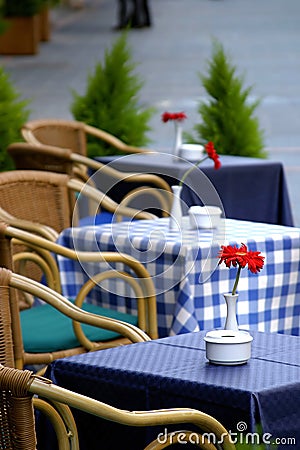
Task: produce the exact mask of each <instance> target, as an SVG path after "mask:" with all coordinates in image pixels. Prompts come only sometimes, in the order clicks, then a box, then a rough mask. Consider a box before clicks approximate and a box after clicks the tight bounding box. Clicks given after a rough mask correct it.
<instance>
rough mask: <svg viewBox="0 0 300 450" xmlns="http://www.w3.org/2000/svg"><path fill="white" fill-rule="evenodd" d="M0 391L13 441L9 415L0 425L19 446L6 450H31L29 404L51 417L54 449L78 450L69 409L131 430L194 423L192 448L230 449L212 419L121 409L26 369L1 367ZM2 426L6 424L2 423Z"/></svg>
mask: <svg viewBox="0 0 300 450" xmlns="http://www.w3.org/2000/svg"><path fill="white" fill-rule="evenodd" d="M0 390H1V391H2V392H1V391H0V393H2V401H1V403H2V404H6V405H8V408H7V409H8V411H9V414H11V413H12V412H13V416H14V421H15V422H16V424H17V427H15V428H14V430H13V437H11V431H12V430H11V427H10V425H9V423H8V420H7V419H8V417H7V416H9V414H6V415H4V417H3V418H2V424H1V425H2V429H3V435H4V436H5V438H6V440H7V441H9V440H11V444H14V443H15V440H16V441H17V442H18V447H15V446H14V445H13V446H12V447H10V448H11V449H12V450H17V449H18V450H25V449H26V450H36V436H35V428H34V416H33V405H35V406H36V407H37V408H39V409H40V410H41V411H42V412H44V413H46V415H47V416H48V418H50V420H51V422H52V424H53V425H54V429H55V432H56V434H57V438H58V444H59V450H67V449H70V450H79V441H78V434H77V429H76V424H75V422H74V419H73V416H72V413H71V410H70V408H76V409H78V410H80V411H83V412H85V413H88V414H92V415H94V416H98V417H100V418H101V419H105V420H109V421H113V422H117V423H119V424H123V425H127V426H132V427H146V426H157V425H164V426H166V425H171V424H172V425H174V424H180V425H181V424H193V425H195V426H196V427H197V428H198V429H199V431H197V432H193V435H195V434H197V435H198V438H199V443H200V444H196V445H197V446H198V447H199V448H202V449H203V450H217V447H216V446H215V445H214V444H213V443H211V442H210V439H209V438H208V437H207V436H211V435H214V436H215V440H216V441H217V442H220V443H221V444H220V446H219V445H218V448H222V449H223V450H234V449H235V445H234V444H233V443H232V442H231V439H230V435H229V433H228V431H227V430H226V429H225V428H224V426H223V425H222V424H221V423H220V422H219V421H217V420H216V419H215V418H213V417H212V416H209V415H208V414H205V413H203V412H201V411H198V410H195V409H189V408H174V409H162V410H150V411H127V410H122V409H118V408H115V407H113V406H111V405H108V404H106V403H103V402H101V401H98V400H95V399H92V398H90V397H86V396H84V395H81V394H78V393H76V392H72V391H70V390H67V389H64V388H62V387H60V386H57V385H54V384H53V383H52V382H51V381H50V380H48V379H46V378H44V377H39V376H36V375H34V374H33V373H32V372H30V371H28V370H23V371H20V370H18V369H14V368H11V367H5V366H3V365H0ZM33 396H38V398H36V397H34V398H33ZM24 417H26V420H24ZM22 419H23V420H22ZM0 421H1V418H0ZM5 421H6V423H5V424H3V422H5ZM0 423H1V422H0ZM170 435H171V436H172V440H173V443H176V436H177V438H178V437H179V438H180V443H182V440H183V435H185V439H186V442H189V441H188V439H189V436H190V435H191V432H189V431H182V430H181V431H179V432H172V433H171V434H170ZM205 435H206V436H205ZM194 437H195V436H194ZM167 446H169V445H165V444H161V443H160V442H159V441H158V440H154V441H152V442H151V443H150V444H148V445H147V446H146V447H145V449H144V450H159V449H162V448H165V447H167Z"/></svg>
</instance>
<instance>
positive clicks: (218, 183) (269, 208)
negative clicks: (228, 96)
mask: <svg viewBox="0 0 300 450" xmlns="http://www.w3.org/2000/svg"><path fill="white" fill-rule="evenodd" d="M96 159H98V160H99V161H100V162H102V163H105V164H109V165H110V166H111V167H113V168H115V169H118V170H121V171H124V172H146V173H154V174H157V175H159V176H161V177H162V178H164V179H165V180H166V181H167V182H168V183H169V184H170V185H172V184H178V183H179V180H180V179H181V178H182V176H183V174H184V173H185V172H186V171H187V170H188V169H189V168H190V167H191V166H192V165H193V164H194V163H191V162H189V161H187V160H185V159H182V158H176V160H175V159H174V157H173V156H172V155H171V154H168V153H163V152H159V153H149V154H131V155H126V156H117V157H116V156H107V157H97V158H96ZM220 161H221V163H222V167H221V168H220V169H219V170H215V169H214V164H213V162H212V161H211V160H206V161H204V162H203V163H201V165H200V166H199V168H198V169H195V170H193V171H191V173H190V174H189V177H188V178H187V180H186V184H185V186H184V188H183V192H182V199H183V201H184V202H185V203H186V205H187V207H189V206H192V205H197V204H202V203H205V204H209V203H208V202H207V201H206V199H207V196H208V195H211V194H213V200H215V197H216V196H218V197H219V199H218V200H219V202H220V203H222V206H223V209H224V211H225V215H226V217H229V218H231V219H241V220H250V221H256V222H266V223H272V224H278V225H287V226H293V224H294V223H293V216H292V211H291V204H290V198H289V193H288V187H287V182H286V177H285V172H284V168H283V165H282V163H281V162H277V161H271V160H268V159H261V158H249V157H243V156H231V155H220ZM92 178H93V180H94V182H95V184H96V186H98V187H99V188H100V189H101V190H102V191H105V192H108V193H109V195H110V196H111V197H112V198H113V199H114V200H116V201H117V202H119V201H120V200H121V198H122V197H123V196H124V194H125V193H127V192H128V191H129V189H130V184H129V183H126V182H120V183H118V184H113V182H112V180H111V179H109V178H107V177H106V176H105V174H104V173H103V172H102V171H100V172H98V173H97V172H96V173H94V174H93V175H92ZM208 181H209V182H210V187H213V188H214V189H215V191H216V192H215V193H212V190H211V189H210V192H209V194H208V193H207V190H208V188H209V186H208ZM203 197H204V198H203ZM203 200H205V201H204V202H203Z"/></svg>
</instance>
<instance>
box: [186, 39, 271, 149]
mask: <svg viewBox="0 0 300 450" xmlns="http://www.w3.org/2000/svg"><path fill="white" fill-rule="evenodd" d="M199 77H200V80H201V81H202V84H203V87H204V88H205V90H206V92H207V94H208V96H209V101H205V100H204V101H200V103H199V105H198V112H199V114H200V116H201V122H200V123H199V124H196V125H195V126H194V130H195V131H196V134H197V137H196V138H194V137H193V136H192V135H191V134H187V133H186V134H185V139H188V140H189V141H192V142H196V143H197V142H199V141H200V143H205V142H208V141H213V142H214V144H215V147H216V149H217V151H218V153H220V154H227V155H239V156H251V157H260V158H264V157H266V153H265V152H264V151H263V147H264V142H263V132H262V130H260V128H259V123H258V119H257V118H256V117H254V112H255V110H256V108H257V107H258V105H259V103H260V101H259V100H257V101H254V102H252V103H250V102H249V95H250V93H251V91H252V87H248V88H243V82H244V79H243V77H239V76H237V75H236V67H235V66H233V65H232V64H231V62H230V61H229V59H228V57H227V55H226V54H225V52H224V48H223V46H222V45H221V44H220V43H219V42H217V41H214V43H213V52H212V58H211V61H209V66H208V74H207V75H206V76H205V75H201V74H199Z"/></svg>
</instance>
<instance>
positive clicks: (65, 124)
mask: <svg viewBox="0 0 300 450" xmlns="http://www.w3.org/2000/svg"><path fill="white" fill-rule="evenodd" d="M21 132H22V135H23V137H24V139H25V141H26V142H28V143H31V144H38V143H40V144H46V145H52V146H57V147H62V148H68V149H71V150H72V151H73V152H76V153H79V154H80V155H83V156H87V141H88V138H89V137H93V138H95V139H99V140H100V141H102V142H103V143H104V144H105V145H108V146H111V147H114V148H115V149H116V150H118V151H119V152H121V153H125V154H126V153H149V152H153V150H150V149H145V148H141V147H135V146H132V145H127V144H125V143H124V142H123V141H122V140H120V139H119V138H117V137H116V136H114V135H112V134H111V133H108V132H107V131H104V130H101V129H100V128H96V127H93V126H91V125H87V124H85V123H84V122H78V121H76V120H58V119H37V120H32V121H29V122H27V123H25V124H24V126H23V127H22V130H21Z"/></svg>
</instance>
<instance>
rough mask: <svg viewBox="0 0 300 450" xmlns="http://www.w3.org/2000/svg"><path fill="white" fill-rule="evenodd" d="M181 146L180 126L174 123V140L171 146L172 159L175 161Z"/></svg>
mask: <svg viewBox="0 0 300 450" xmlns="http://www.w3.org/2000/svg"><path fill="white" fill-rule="evenodd" d="M181 145H182V126H181V124H180V123H178V122H175V140H174V145H173V159H174V160H175V161H176V160H177V159H178V156H179V149H180V147H181Z"/></svg>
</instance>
